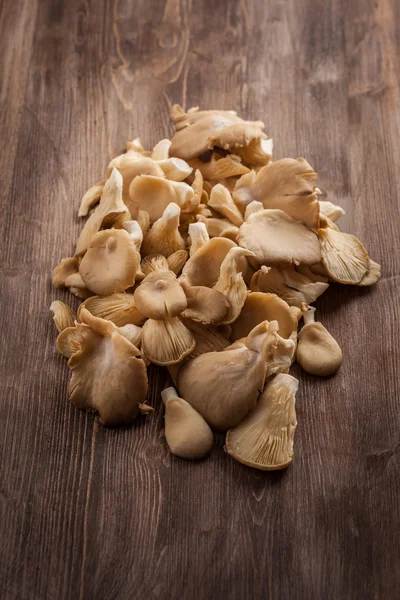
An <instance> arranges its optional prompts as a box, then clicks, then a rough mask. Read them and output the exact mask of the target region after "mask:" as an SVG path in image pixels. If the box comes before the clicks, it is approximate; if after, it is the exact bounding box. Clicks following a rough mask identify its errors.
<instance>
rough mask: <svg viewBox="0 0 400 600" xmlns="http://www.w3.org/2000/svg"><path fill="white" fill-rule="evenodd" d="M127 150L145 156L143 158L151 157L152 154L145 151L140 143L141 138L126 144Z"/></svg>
mask: <svg viewBox="0 0 400 600" xmlns="http://www.w3.org/2000/svg"><path fill="white" fill-rule="evenodd" d="M126 150H127V151H129V150H134V151H135V152H139V153H140V154H143V156H151V152H149V150H145V149H144V147H143V144H142V142H141V141H140V138H138V137H137V138H135V139H134V140H131V141H128V142H126Z"/></svg>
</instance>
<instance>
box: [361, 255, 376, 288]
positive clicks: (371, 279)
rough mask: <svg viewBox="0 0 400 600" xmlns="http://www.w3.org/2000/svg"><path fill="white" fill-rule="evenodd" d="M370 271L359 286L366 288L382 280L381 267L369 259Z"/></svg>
mask: <svg viewBox="0 0 400 600" xmlns="http://www.w3.org/2000/svg"><path fill="white" fill-rule="evenodd" d="M368 266H369V270H368V273H366V274H365V275H364V277H363V278H362V279H361V281H360V283H359V284H358V285H360V286H362V287H364V286H367V285H375V283H377V282H378V281H379V280H380V278H381V265H380V264H378V263H377V262H375V261H374V260H371V259H369V264H368Z"/></svg>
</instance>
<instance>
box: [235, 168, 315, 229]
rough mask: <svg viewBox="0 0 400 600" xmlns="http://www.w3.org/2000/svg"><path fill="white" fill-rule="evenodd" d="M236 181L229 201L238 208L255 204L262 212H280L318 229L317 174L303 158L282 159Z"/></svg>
mask: <svg viewBox="0 0 400 600" xmlns="http://www.w3.org/2000/svg"><path fill="white" fill-rule="evenodd" d="M245 177H246V179H244V178H243V177H242V178H241V179H239V181H238V183H237V184H236V187H235V191H234V192H233V199H234V200H235V202H236V203H237V204H239V205H241V206H246V205H247V204H249V203H250V202H252V201H253V200H259V201H260V202H262V203H263V205H264V208H268V209H279V210H283V211H284V212H285V213H286V214H288V215H289V216H290V217H292V219H295V220H296V221H300V222H302V223H304V224H305V225H307V227H310V228H316V227H319V204H318V201H317V194H316V193H315V187H316V186H315V184H314V181H315V180H316V178H317V174H316V173H315V172H314V170H313V169H312V167H311V166H310V165H309V164H308V162H307V161H306V160H304V158H298V159H297V160H295V159H293V158H283V159H281V160H277V161H275V162H273V163H270V164H269V165H267V166H265V167H263V168H262V169H260V170H259V171H258V173H257V175H256V176H252V178H249V176H246V175H245Z"/></svg>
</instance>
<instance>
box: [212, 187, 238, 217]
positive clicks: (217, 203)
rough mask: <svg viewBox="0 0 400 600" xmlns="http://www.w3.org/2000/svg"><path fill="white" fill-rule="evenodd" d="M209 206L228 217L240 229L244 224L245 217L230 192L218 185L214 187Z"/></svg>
mask: <svg viewBox="0 0 400 600" xmlns="http://www.w3.org/2000/svg"><path fill="white" fill-rule="evenodd" d="M208 205H209V206H211V208H213V209H214V210H216V211H217V212H219V213H220V214H221V215H222V216H223V217H226V218H227V219H228V220H229V221H230V222H231V223H233V225H236V226H237V227H240V226H241V225H242V224H243V216H242V213H241V212H240V210H239V209H238V207H237V206H236V204H235V203H234V201H233V198H232V196H231V195H230V193H229V190H228V189H227V188H226V187H224V186H223V185H221V184H220V183H218V184H217V185H215V186H214V187H213V189H212V190H211V194H210V199H209V201H208Z"/></svg>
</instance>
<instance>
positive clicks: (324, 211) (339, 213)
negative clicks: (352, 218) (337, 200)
mask: <svg viewBox="0 0 400 600" xmlns="http://www.w3.org/2000/svg"><path fill="white" fill-rule="evenodd" d="M318 204H319V212H320V215H321V216H324V217H327V218H328V219H330V220H331V221H333V222H335V221H337V220H338V219H340V217H343V216H344V215H345V214H346V213H345V211H344V210H343V208H342V207H341V206H338V205H337V204H333V202H328V200H319V201H318Z"/></svg>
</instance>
